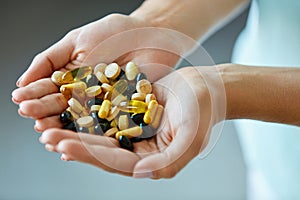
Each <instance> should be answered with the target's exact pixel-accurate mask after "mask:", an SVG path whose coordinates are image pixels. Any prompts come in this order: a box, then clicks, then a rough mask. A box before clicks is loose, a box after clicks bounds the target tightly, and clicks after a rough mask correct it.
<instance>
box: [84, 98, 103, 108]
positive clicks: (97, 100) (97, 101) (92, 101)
mask: <svg viewBox="0 0 300 200" xmlns="http://www.w3.org/2000/svg"><path fill="white" fill-rule="evenodd" d="M102 103H103V100H102V99H100V98H92V99H89V100H88V101H87V102H86V104H87V106H88V107H89V108H91V107H92V106H93V105H101V104H102Z"/></svg>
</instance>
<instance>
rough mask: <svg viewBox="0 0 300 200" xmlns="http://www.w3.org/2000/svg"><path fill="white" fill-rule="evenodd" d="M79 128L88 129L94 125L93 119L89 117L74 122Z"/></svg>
mask: <svg viewBox="0 0 300 200" xmlns="http://www.w3.org/2000/svg"><path fill="white" fill-rule="evenodd" d="M76 122H77V124H78V126H79V127H86V128H89V127H91V126H93V125H94V119H93V118H92V117H91V116H85V117H81V118H79V119H77V120H76Z"/></svg>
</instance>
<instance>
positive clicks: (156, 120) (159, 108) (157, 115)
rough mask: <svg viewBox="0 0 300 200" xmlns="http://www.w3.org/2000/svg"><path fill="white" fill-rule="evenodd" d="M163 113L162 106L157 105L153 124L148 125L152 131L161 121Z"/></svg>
mask: <svg viewBox="0 0 300 200" xmlns="http://www.w3.org/2000/svg"><path fill="white" fill-rule="evenodd" d="M163 111H164V107H163V106H162V105H158V106H157V110H156V113H155V116H154V119H153V122H152V123H151V124H150V125H151V126H152V127H153V128H154V129H157V128H158V126H159V124H160V121H161V117H162V114H163Z"/></svg>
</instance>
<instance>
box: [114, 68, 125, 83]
mask: <svg viewBox="0 0 300 200" xmlns="http://www.w3.org/2000/svg"><path fill="white" fill-rule="evenodd" d="M120 79H125V72H124V71H123V70H122V69H121V72H120V74H119V76H118V77H117V78H116V79H115V80H116V81H118V80H120Z"/></svg>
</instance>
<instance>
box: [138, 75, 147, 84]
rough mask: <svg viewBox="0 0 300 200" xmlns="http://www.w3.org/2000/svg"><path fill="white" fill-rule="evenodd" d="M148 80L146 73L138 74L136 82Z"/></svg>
mask: <svg viewBox="0 0 300 200" xmlns="http://www.w3.org/2000/svg"><path fill="white" fill-rule="evenodd" d="M143 79H146V80H147V76H146V74H144V73H138V75H137V76H136V82H139V81H140V80H143Z"/></svg>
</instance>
